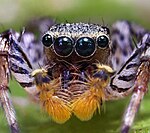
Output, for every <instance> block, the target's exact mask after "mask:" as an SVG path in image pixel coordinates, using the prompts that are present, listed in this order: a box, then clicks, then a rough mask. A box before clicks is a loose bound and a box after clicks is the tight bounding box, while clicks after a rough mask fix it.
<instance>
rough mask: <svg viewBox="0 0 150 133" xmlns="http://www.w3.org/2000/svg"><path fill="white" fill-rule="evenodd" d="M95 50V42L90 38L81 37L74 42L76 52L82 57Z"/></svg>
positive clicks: (89, 54)
mask: <svg viewBox="0 0 150 133" xmlns="http://www.w3.org/2000/svg"><path fill="white" fill-rule="evenodd" d="M94 51H95V42H94V40H93V39H92V38H89V37H81V38H79V39H78V40H77V42H76V52H77V54H78V55H80V56H83V57H88V56H91V55H92V54H93V53H94Z"/></svg>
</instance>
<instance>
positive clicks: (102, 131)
mask: <svg viewBox="0 0 150 133" xmlns="http://www.w3.org/2000/svg"><path fill="white" fill-rule="evenodd" d="M149 5H150V2H149V0H0V31H4V30H5V29H9V28H13V29H15V30H18V31H19V30H20V29H21V28H22V27H23V26H24V25H25V23H26V22H27V21H28V20H30V19H31V18H35V17H40V16H49V17H52V18H54V19H55V20H56V21H57V22H66V21H68V22H91V23H99V24H102V23H103V20H104V23H105V24H107V25H108V26H109V27H111V24H112V23H113V22H115V21H117V20H130V21H134V22H136V23H138V24H140V25H142V26H143V27H145V28H150V15H149V14H150V9H149ZM10 88H11V95H12V97H13V99H14V97H15V98H16V97H17V98H21V100H23V101H21V100H18V101H19V102H18V103H17V102H16V100H15V103H14V104H15V109H16V112H17V118H18V122H19V126H20V130H21V133H117V132H119V129H120V125H121V120H122V116H123V112H124V110H125V108H126V106H127V105H128V103H129V100H130V96H129V97H127V98H125V99H122V100H117V101H109V102H107V103H105V111H102V112H101V114H100V115H99V114H96V115H94V117H93V118H92V119H91V120H90V121H87V122H81V121H80V120H78V119H77V118H75V117H72V118H71V119H70V120H69V121H68V122H66V123H65V124H62V125H59V124H56V123H54V122H52V121H51V119H50V118H49V117H48V116H47V115H46V114H45V113H44V112H43V111H41V109H40V106H38V105H37V104H34V102H32V101H31V100H29V101H28V102H27V103H26V100H27V99H30V98H29V96H28V95H27V94H26V92H25V91H24V90H23V88H21V87H20V86H19V85H18V84H16V83H15V82H14V81H11V83H10ZM24 99H25V102H24ZM149 106H150V95H149V94H146V96H145V98H144V100H143V101H142V104H141V107H140V110H139V112H138V115H137V117H136V119H135V122H134V125H133V127H132V130H131V132H133V133H136V132H137V133H138V132H139V133H147V132H150V107H149ZM8 132H9V129H8V126H7V122H6V120H5V116H4V114H3V112H2V109H1V110H0V133H8Z"/></svg>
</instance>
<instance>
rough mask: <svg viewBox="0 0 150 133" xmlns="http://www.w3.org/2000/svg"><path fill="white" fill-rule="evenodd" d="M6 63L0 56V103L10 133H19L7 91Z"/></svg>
mask: <svg viewBox="0 0 150 133" xmlns="http://www.w3.org/2000/svg"><path fill="white" fill-rule="evenodd" d="M7 71H8V62H7V57H3V56H1V55H0V78H1V81H0V103H1V106H2V108H3V110H4V112H5V116H6V119H7V122H8V124H9V127H10V130H11V133H19V128H18V123H17V119H16V115H15V110H14V107H13V104H12V101H11V99H10V97H9V89H8V75H7Z"/></svg>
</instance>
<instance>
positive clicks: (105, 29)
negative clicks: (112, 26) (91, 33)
mask: <svg viewBox="0 0 150 133" xmlns="http://www.w3.org/2000/svg"><path fill="white" fill-rule="evenodd" d="M102 28H103V29H104V31H106V32H107V33H106V34H110V30H109V28H108V27H106V26H102Z"/></svg>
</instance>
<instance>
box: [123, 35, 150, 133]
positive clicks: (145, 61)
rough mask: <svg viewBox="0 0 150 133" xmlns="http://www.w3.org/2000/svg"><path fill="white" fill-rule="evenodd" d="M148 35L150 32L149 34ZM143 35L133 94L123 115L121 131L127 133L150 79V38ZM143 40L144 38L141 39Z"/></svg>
mask: <svg viewBox="0 0 150 133" xmlns="http://www.w3.org/2000/svg"><path fill="white" fill-rule="evenodd" d="M149 35H150V34H149ZM149 35H145V36H144V38H145V41H146V42H145V44H146V45H147V46H146V47H145V48H146V49H145V51H144V53H143V54H142V57H141V65H140V67H139V68H138V73H137V77H136V80H135V84H134V87H133V88H134V90H133V94H132V97H131V100H130V103H129V106H128V108H127V109H126V112H125V114H124V117H123V124H122V131H121V132H122V133H128V132H129V130H130V127H131V126H132V123H133V121H134V118H135V115H136V112H137V111H138V109H139V107H140V104H141V101H142V99H143V97H144V95H145V93H146V92H147V91H148V82H149V79H150V73H149V70H150V47H149V46H150V38H149ZM143 41H144V40H143Z"/></svg>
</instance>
